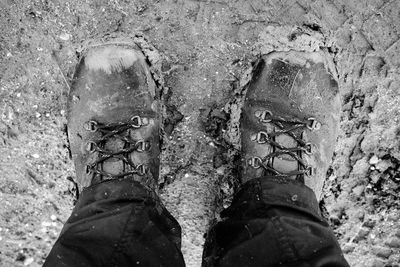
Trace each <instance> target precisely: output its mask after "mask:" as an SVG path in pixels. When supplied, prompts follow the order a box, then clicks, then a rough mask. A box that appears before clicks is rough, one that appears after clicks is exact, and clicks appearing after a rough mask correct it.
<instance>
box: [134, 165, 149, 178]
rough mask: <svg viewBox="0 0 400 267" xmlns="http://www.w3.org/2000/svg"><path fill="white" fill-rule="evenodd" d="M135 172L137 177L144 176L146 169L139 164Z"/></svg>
mask: <svg viewBox="0 0 400 267" xmlns="http://www.w3.org/2000/svg"><path fill="white" fill-rule="evenodd" d="M136 172H137V174H138V175H140V176H143V175H145V174H146V172H147V168H146V166H145V165H144V164H140V165H138V166H136Z"/></svg>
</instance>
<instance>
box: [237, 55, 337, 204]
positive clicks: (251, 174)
mask: <svg viewBox="0 0 400 267" xmlns="http://www.w3.org/2000/svg"><path fill="white" fill-rule="evenodd" d="M325 62H326V60H325V58H324V56H323V55H321V54H319V53H303V52H294V51H292V52H282V53H279V52H275V53H271V54H269V55H267V56H264V57H263V58H262V59H261V60H260V61H259V62H258V63H257V65H256V66H255V71H254V75H253V80H252V81H251V82H250V83H249V85H248V89H247V94H246V98H245V101H244V105H243V110H242V116H241V120H240V124H241V126H240V128H241V135H242V136H241V139H242V171H241V179H242V182H246V181H247V180H250V179H253V178H265V179H268V177H270V176H279V177H282V178H284V179H295V180H299V181H301V182H303V183H305V185H307V186H308V187H310V188H311V189H312V190H313V191H314V193H315V195H316V196H317V198H318V199H319V198H320V197H321V194H322V187H323V184H324V181H325V178H326V172H327V169H328V167H329V165H330V163H331V160H332V156H333V151H334V147H335V143H336V139H337V136H338V127H339V119H340V108H341V105H340V97H339V90H338V85H337V82H336V81H335V79H333V77H332V75H331V74H330V73H329V71H328V69H327V66H326V65H325Z"/></svg>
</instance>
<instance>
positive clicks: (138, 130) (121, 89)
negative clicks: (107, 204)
mask: <svg viewBox="0 0 400 267" xmlns="http://www.w3.org/2000/svg"><path fill="white" fill-rule="evenodd" d="M160 121H161V120H160V110H159V96H158V92H157V87H156V85H155V82H154V80H153V78H152V75H151V73H150V70H149V67H148V65H147V63H146V60H145V57H144V55H143V54H142V52H141V51H140V49H139V48H138V47H137V46H136V45H135V44H134V43H133V42H132V41H130V40H129V39H128V40H125V39H124V40H112V41H109V42H107V43H101V44H97V45H92V46H91V47H89V48H88V49H87V50H86V51H85V52H84V53H83V56H82V58H81V60H80V62H79V65H78V67H77V69H76V72H75V75H74V80H73V83H72V87H71V92H70V95H69V99H68V138H69V143H70V148H71V154H72V159H73V161H74V164H75V169H76V180H77V183H78V186H79V189H80V191H81V190H82V189H83V188H86V187H88V186H90V185H94V184H97V183H100V182H103V181H106V180H110V179H120V178H127V177H132V178H133V179H134V180H135V181H138V182H140V183H141V184H143V185H144V186H146V187H148V188H150V189H156V188H157V181H158V175H159V164H160V160H159V155H160V135H159V128H160Z"/></svg>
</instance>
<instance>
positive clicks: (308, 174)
mask: <svg viewBox="0 0 400 267" xmlns="http://www.w3.org/2000/svg"><path fill="white" fill-rule="evenodd" d="M313 173H314V171H313V168H312V167H311V166H307V168H306V173H305V175H307V176H312V175H313Z"/></svg>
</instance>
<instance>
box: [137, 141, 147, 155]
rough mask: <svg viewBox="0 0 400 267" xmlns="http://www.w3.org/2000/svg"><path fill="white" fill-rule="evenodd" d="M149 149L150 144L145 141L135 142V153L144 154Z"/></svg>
mask: <svg viewBox="0 0 400 267" xmlns="http://www.w3.org/2000/svg"><path fill="white" fill-rule="evenodd" d="M149 149H150V143H149V142H146V141H145V140H140V141H137V142H136V151H138V152H145V151H148V150H149Z"/></svg>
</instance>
